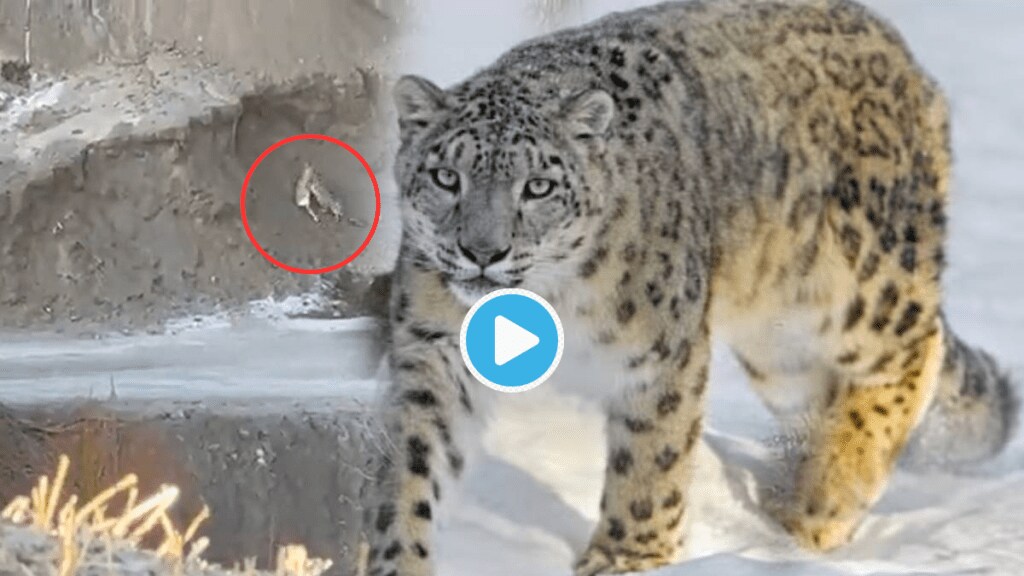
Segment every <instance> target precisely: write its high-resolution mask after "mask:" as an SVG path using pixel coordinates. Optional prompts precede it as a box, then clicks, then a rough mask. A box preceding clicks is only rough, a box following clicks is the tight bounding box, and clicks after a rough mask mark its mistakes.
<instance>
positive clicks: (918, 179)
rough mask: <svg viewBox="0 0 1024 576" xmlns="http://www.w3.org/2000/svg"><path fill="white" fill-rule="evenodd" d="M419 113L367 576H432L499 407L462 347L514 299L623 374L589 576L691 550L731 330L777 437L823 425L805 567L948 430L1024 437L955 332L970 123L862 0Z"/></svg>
mask: <svg viewBox="0 0 1024 576" xmlns="http://www.w3.org/2000/svg"><path fill="white" fill-rule="evenodd" d="M395 95H396V102H397V106H398V110H399V117H400V123H401V141H402V143H401V149H400V151H399V153H398V158H397V163H396V172H395V173H396V178H397V180H398V182H399V184H400V186H401V199H402V217H403V225H404V237H403V245H402V252H401V254H402V256H401V261H400V264H399V270H398V273H397V276H398V280H397V284H396V288H395V290H394V301H393V310H392V325H393V337H394V349H393V354H392V375H393V384H392V387H391V391H390V395H389V398H390V402H389V405H388V406H389V417H390V425H391V428H392V438H393V440H394V444H395V447H396V451H395V454H394V458H393V461H392V463H391V466H390V467H389V468H388V469H386V470H385V471H383V472H382V473H385V474H387V475H389V477H390V478H391V479H392V481H391V482H390V483H389V484H387V486H389V487H390V488H388V490H390V491H389V492H387V499H386V501H385V502H384V503H383V504H381V505H380V506H379V507H376V508H374V509H373V511H372V512H373V514H371V519H370V521H369V523H368V524H367V526H368V527H369V530H368V531H369V532H371V533H372V536H373V538H372V540H373V541H374V542H376V544H375V545H374V546H373V547H372V549H371V552H370V558H371V565H370V572H369V573H370V574H372V575H380V576H389V575H393V576H422V575H426V574H433V568H432V561H433V557H434V556H433V548H432V546H431V543H432V541H433V531H434V526H435V517H436V510H438V509H439V505H440V503H441V502H440V500H441V498H442V495H444V494H447V493H448V490H447V489H446V488H443V487H442V485H444V484H447V483H448V482H449V481H450V480H452V479H454V478H457V477H459V476H460V475H461V474H462V473H463V470H464V469H465V467H466V466H467V462H468V461H469V460H470V459H471V456H472V452H473V451H472V450H471V449H470V448H469V447H470V445H471V444H472V439H473V438H475V437H477V436H478V432H477V431H476V425H477V423H478V422H479V421H480V417H481V412H483V411H485V409H486V406H487V404H488V402H489V399H490V398H492V397H493V395H494V394H496V393H495V392H493V391H490V390H489V389H486V388H484V387H483V386H481V385H479V384H477V383H476V382H474V381H473V380H472V378H471V376H470V375H469V373H468V372H467V370H466V369H465V368H464V366H463V365H462V362H461V358H460V352H459V344H458V330H459V326H460V323H461V321H462V318H463V316H464V315H465V313H466V311H467V308H468V306H469V305H471V304H472V303H473V302H474V301H475V300H476V299H477V298H478V297H480V296H482V295H484V294H486V293H487V292H489V291H491V290H493V289H497V288H503V287H523V288H527V289H530V290H533V291H535V292H538V293H539V294H541V295H542V296H544V297H546V298H547V299H549V300H550V301H551V302H552V303H554V305H555V306H556V308H558V309H559V312H560V313H561V315H562V317H563V320H564V321H566V322H571V323H580V324H581V325H582V326H583V327H584V329H583V330H582V331H577V332H574V334H586V335H589V337H590V342H589V343H587V342H574V345H575V346H584V345H586V344H589V345H591V346H592V347H593V348H594V349H595V350H597V353H596V354H595V356H596V357H600V358H601V359H602V360H603V361H604V362H605V363H606V364H607V368H608V369H607V370H605V371H604V373H603V374H602V375H601V376H602V377H604V378H607V380H606V381H605V382H598V383H594V382H590V383H589V384H590V386H591V388H590V390H591V393H592V394H593V395H600V396H603V397H604V398H605V400H606V405H607V412H608V443H609V447H608V450H609V452H608V453H609V458H608V468H607V474H606V478H605V489H604V497H603V499H602V507H601V519H600V521H599V523H598V525H597V527H596V528H595V531H594V535H593V538H592V540H591V543H590V545H589V547H588V548H587V550H585V551H584V552H583V554H582V556H581V557H580V559H579V561H578V563H577V565H576V574H577V575H580V576H583V575H593V574H605V573H620V572H630V571H642V570H647V569H651V568H655V567H657V566H661V565H664V564H666V563H670V562H674V561H676V560H678V559H680V558H681V556H682V552H683V549H684V546H685V542H686V534H685V531H684V526H685V522H683V520H684V519H685V517H686V514H687V496H686V492H687V486H688V483H689V479H690V476H691V469H692V460H693V453H694V449H695V447H696V446H697V444H698V442H699V439H700V435H701V420H702V411H703V410H702V406H703V402H704V395H705V391H706V390H707V386H706V384H707V382H706V381H707V377H708V361H709V356H710V347H709V338H710V336H711V334H712V332H714V333H715V335H717V336H721V337H722V338H724V339H725V340H726V341H727V342H728V343H729V344H730V345H731V346H732V347H733V349H734V350H735V351H736V352H737V357H738V358H739V359H740V362H741V364H742V366H743V367H744V368H745V369H746V371H747V373H748V374H749V375H750V379H751V382H752V384H753V386H754V387H755V389H756V390H757V391H758V392H759V393H760V394H761V395H762V396H763V398H764V400H765V402H766V403H767V404H768V406H769V407H770V408H771V409H772V410H773V411H774V412H775V413H776V414H777V415H779V417H780V418H782V419H783V420H784V421H786V422H810V423H811V424H810V430H808V434H809V436H808V437H809V438H810V443H809V448H808V454H807V456H806V458H805V461H804V462H803V464H802V465H801V467H800V471H799V474H798V477H797V479H796V490H795V496H794V500H793V502H792V503H791V504H790V505H789V506H788V507H787V508H786V510H785V511H784V512H783V513H782V514H781V515H780V521H781V522H782V523H783V525H784V526H785V527H786V528H788V529H789V530H790V532H792V534H793V535H794V536H795V537H796V539H797V540H798V541H799V542H800V543H802V544H803V545H805V546H807V547H810V548H813V549H821V550H824V549H830V548H833V547H835V546H838V545H840V544H843V543H844V542H846V541H847V540H848V539H849V538H850V537H851V535H852V534H853V531H854V530H855V528H856V527H857V525H858V523H859V521H860V520H861V519H862V518H863V516H864V514H865V513H866V510H867V509H868V508H869V506H871V504H873V503H874V502H875V501H876V500H877V499H878V497H879V496H880V494H881V493H882V490H883V489H884V487H885V485H886V481H887V478H888V476H889V473H890V471H891V469H892V467H893V464H894V462H895V461H896V460H897V458H899V456H900V455H901V453H902V452H903V449H904V447H905V446H907V444H908V442H910V443H912V444H914V445H915V446H928V445H929V444H931V445H941V446H942V447H943V448H948V447H949V446H950V443H949V442H947V441H946V440H944V439H943V436H942V435H941V434H940V433H939V432H932V431H930V430H929V428H935V430H940V429H941V430H949V429H950V428H951V427H952V429H953V430H954V431H956V430H966V431H969V432H970V437H971V440H972V441H971V442H970V445H969V448H967V449H965V450H963V451H962V452H961V453H960V455H962V456H963V457H965V458H978V457H983V456H986V455H989V454H991V453H993V452H994V451H996V450H997V449H998V448H999V447H1000V446H1001V445H1002V443H1003V441H1004V439H1005V437H1006V435H1007V433H1008V430H1009V428H1010V423H1011V421H1012V401H1011V394H1010V392H1009V385H1008V383H1007V380H1006V378H1005V376H1003V375H1002V374H1001V373H1000V372H999V371H998V369H997V368H996V367H995V364H994V363H993V362H992V360H991V358H990V357H988V356H987V355H985V354H984V353H982V352H978V351H975V350H973V349H971V348H969V347H968V346H966V345H964V344H963V343H962V342H960V341H959V340H958V339H956V338H955V336H953V335H952V332H950V330H949V328H948V325H947V323H946V322H945V321H944V320H943V318H942V316H941V315H940V284H939V280H940V274H941V271H942V267H943V252H942V247H943V244H944V240H945V221H946V220H945V210H946V193H947V189H948V185H949V178H950V174H949V172H950V153H949V127H948V116H947V110H946V104H945V101H944V99H943V96H942V94H941V93H940V91H939V90H938V88H937V87H936V85H935V84H934V82H933V81H932V80H930V79H929V77H928V76H927V75H926V74H925V73H924V72H922V70H921V69H920V67H919V66H918V65H917V64H916V63H915V61H914V59H913V57H912V56H911V54H910V53H909V52H908V50H907V48H906V46H905V45H904V43H903V41H902V40H901V39H900V37H899V35H898V34H897V33H896V31H895V30H893V29H892V28H891V27H890V26H889V25H888V24H886V23H885V22H883V21H881V20H879V19H878V18H877V17H875V16H873V15H872V14H870V13H869V12H868V11H866V10H865V9H864V8H862V7H861V6H859V5H858V4H855V3H853V2H851V1H848V0H797V1H792V2H778V1H763V2H753V1H748V0H721V1H712V0H697V1H693V2H686V3H667V4H661V5H658V6H654V7H651V8H647V9H642V10H637V11H633V12H627V13H620V14H614V15H612V16H609V17H607V18H604V19H601V20H599V21H597V22H595V23H592V24H590V25H587V26H584V27H581V28H576V29H571V30H566V31H563V32H559V33H556V34H553V35H550V36H546V37H542V38H539V39H536V40H532V41H530V42H527V43H525V44H523V45H521V46H518V47H516V48H514V49H513V50H511V51H510V52H508V53H507V54H505V55H504V56H502V57H501V58H500V59H499V60H498V61H497V62H496V63H494V64H493V65H492V66H490V67H488V68H486V69H485V70H483V71H481V72H479V73H477V74H475V75H473V76H472V77H470V78H469V79H468V80H466V81H464V82H461V83H459V84H457V85H456V86H453V87H451V88H449V89H447V90H442V89H441V88H438V87H436V86H435V85H433V84H431V83H430V82H429V81H427V80H424V79H422V78H416V77H406V78H403V79H402V80H400V81H399V83H398V84H397V85H396V87H395ZM573 377H574V375H573V374H571V373H565V372H564V370H563V371H560V372H559V373H558V374H556V383H555V384H552V385H559V384H558V383H557V382H563V381H566V380H572V379H573ZM929 411H931V413H932V415H930V416H929V417H928V418H925V415H926V413H928V412H929ZM922 421H923V424H921V426H918V424H919V423H922ZM932 421H935V422H938V424H937V425H936V426H930V425H929V422H932ZM950 425H951V426H950ZM915 429H920V430H924V431H925V432H927V433H925V434H914V431H915ZM949 454H950V455H951V456H952V457H955V456H956V455H957V454H956V452H955V451H952V452H949ZM413 551H414V552H413Z"/></svg>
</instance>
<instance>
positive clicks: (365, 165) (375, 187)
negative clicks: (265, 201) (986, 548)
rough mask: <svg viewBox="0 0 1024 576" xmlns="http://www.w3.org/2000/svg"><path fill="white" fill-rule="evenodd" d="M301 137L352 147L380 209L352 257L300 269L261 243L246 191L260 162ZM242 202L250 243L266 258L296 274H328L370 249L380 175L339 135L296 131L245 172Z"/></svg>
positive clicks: (272, 147) (265, 151)
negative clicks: (247, 207) (252, 225)
mask: <svg viewBox="0 0 1024 576" xmlns="http://www.w3.org/2000/svg"><path fill="white" fill-rule="evenodd" d="M299 140H323V141H325V142H330V143H331V144H334V145H336V146H340V147H342V148H344V149H345V150H348V151H349V153H350V154H352V155H353V156H355V157H356V159H357V160H359V162H360V163H361V164H362V165H363V168H365V169H366V173H367V174H368V175H369V176H370V182H371V183H372V184H373V195H374V199H375V201H376V208H375V209H374V212H373V225H371V226H370V231H369V232H368V233H367V234H366V239H365V240H363V243H362V244H360V245H359V247H358V248H356V251H355V252H353V253H352V255H351V256H349V257H348V258H345V259H344V260H342V261H341V262H338V263H337V264H334V265H331V266H325V267H323V268H299V267H296V266H289V265H288V264H285V263H284V262H281V261H280V260H278V259H277V258H274V257H273V256H271V255H270V254H269V253H268V252H267V251H266V250H264V249H263V246H260V243H259V242H257V241H256V237H255V236H254V235H253V233H252V229H251V228H249V217H248V215H247V214H246V212H245V194H246V192H247V191H248V190H249V180H250V179H251V178H252V175H253V172H255V171H256V168H257V167H258V166H259V165H260V163H262V162H263V160H264V159H266V157H267V156H269V155H270V153H271V152H273V151H274V150H277V149H278V148H280V147H281V146H284V145H285V144H289V143H291V142H296V141H299ZM240 203H241V209H242V225H243V226H244V227H245V234H246V235H247V236H248V237H249V242H252V245H253V246H255V247H256V250H257V251H259V253H260V254H262V255H263V257H264V258H266V259H267V260H268V261H269V262H270V263H271V264H273V265H274V266H277V267H278V268H281V269H283V270H287V271H289V272H292V273H295V274H326V273H328V272H333V271H335V270H337V269H339V268H341V267H343V266H345V265H347V264H349V263H351V262H352V261H353V260H355V259H356V258H357V257H358V256H359V255H360V254H361V253H362V252H363V250H366V247H367V246H369V245H370V240H372V239H373V235H374V234H376V233H377V224H378V223H379V222H380V186H379V185H378V184H377V176H376V175H374V173H373V169H372V168H370V163H369V162H367V161H366V159H365V158H363V156H362V154H360V153H359V152H356V149H355V148H353V147H351V146H349V145H348V144H346V143H344V142H342V141H341V140H338V139H337V138H332V137H330V136H326V135H324V134H296V135H295V136H290V137H288V138H285V139H283V140H279V141H278V142H276V143H274V144H273V145H271V146H270V147H269V148H267V149H266V150H264V151H263V153H262V154H260V156H259V158H257V159H256V161H255V162H253V163H252V166H250V167H249V171H248V172H247V173H246V174H245V181H243V182H242V196H241V202H240Z"/></svg>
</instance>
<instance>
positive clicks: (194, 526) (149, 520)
mask: <svg viewBox="0 0 1024 576" xmlns="http://www.w3.org/2000/svg"><path fill="white" fill-rule="evenodd" d="M70 465H71V462H70V460H69V459H68V457H67V456H66V455H61V457H60V460H59V462H58V465H57V473H56V475H55V476H54V479H53V481H52V483H51V481H50V479H49V478H48V477H47V476H42V477H40V478H39V481H38V483H37V484H36V486H35V487H33V488H32V490H31V493H30V495H29V496H19V497H17V498H15V499H14V500H12V501H11V502H10V503H9V504H8V505H7V506H6V507H5V508H3V511H2V512H0V520H4V521H7V522H10V523H13V524H18V525H24V526H31V527H32V528H34V529H35V530H37V531H40V532H43V533H45V534H48V535H50V536H53V537H55V538H56V539H57V543H58V547H57V548H58V550H59V554H58V556H59V558H58V559H57V566H56V572H55V573H56V574H57V575H58V576H73V575H74V574H76V573H78V570H79V567H80V565H81V563H82V559H83V557H84V556H85V551H86V550H87V549H88V548H89V546H90V544H91V543H92V542H95V541H97V540H101V541H104V542H107V543H108V544H109V545H113V544H114V543H117V544H126V545H127V546H128V547H130V548H132V549H139V548H140V546H141V543H142V541H143V539H144V538H146V537H147V536H149V535H150V534H152V533H154V531H157V530H159V532H160V534H161V535H162V537H163V539H162V541H161V543H160V544H159V545H158V546H157V547H156V549H155V550H154V551H153V553H155V554H156V555H157V556H158V557H159V558H160V559H162V560H163V561H164V562H165V564H166V565H168V567H169V568H170V570H171V573H173V574H183V573H184V572H185V567H186V566H195V567H197V568H200V569H202V568H204V567H205V566H206V563H205V562H203V560H202V559H201V555H202V553H203V552H204V551H205V550H206V548H207V547H208V546H209V544H210V543H209V540H208V539H207V538H196V534H197V533H198V531H199V527H200V526H201V525H202V523H203V522H205V521H206V520H208V519H209V518H210V510H209V508H207V507H205V506H204V507H203V510H202V511H201V512H200V513H199V514H197V515H196V517H195V518H193V519H192V521H191V522H190V523H189V525H188V527H187V528H186V529H185V531H184V532H181V531H179V530H178V529H177V528H176V527H175V526H174V523H173V522H172V521H171V519H170V517H169V516H168V510H170V508H171V507H172V506H173V505H174V504H175V502H177V500H178V495H179V490H178V488H177V487H175V486H169V485H164V486H161V487H160V489H159V490H158V491H157V492H156V493H155V494H152V495H150V496H148V497H146V498H144V499H143V500H142V501H138V499H139V490H138V477H136V476H135V475H134V474H129V475H127V476H125V477H124V478H122V479H121V481H119V482H118V483H117V484H115V485H113V486H111V487H109V488H107V489H106V490H103V491H102V492H100V493H99V494H98V495H97V496H96V497H95V498H93V499H92V500H90V501H89V502H87V503H85V504H84V505H83V506H81V507H80V508H79V507H78V504H79V503H78V496H76V495H71V496H70V497H68V498H67V499H66V500H65V501H64V502H63V503H61V495H62V491H63V489H64V482H65V480H66V479H67V474H68V469H69V468H70ZM118 497H123V499H124V504H123V506H121V508H120V511H119V512H117V513H110V507H111V503H112V502H113V501H114V500H115V499H117V498H118ZM186 549H187V552H186ZM246 564H247V565H246V568H247V569H246V570H245V573H247V574H257V572H256V571H255V569H254V564H253V563H249V562H247V563H246ZM330 566H331V561H330V560H322V559H317V558H310V557H309V555H308V553H307V551H306V548H305V547H304V546H299V545H289V546H282V547H281V548H280V550H279V551H278V555H277V570H276V572H275V574H276V576H319V575H320V574H322V573H323V572H325V571H327V570H328V569H329V568H330ZM200 571H202V570H200Z"/></svg>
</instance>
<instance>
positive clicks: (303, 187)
mask: <svg viewBox="0 0 1024 576" xmlns="http://www.w3.org/2000/svg"><path fill="white" fill-rule="evenodd" d="M295 205H296V206H298V207H300V208H305V209H306V212H308V213H309V216H310V218H312V219H313V221H314V222H320V218H319V217H318V216H317V208H319V209H320V210H321V211H323V210H326V211H327V212H330V213H331V214H333V215H334V219H335V220H341V217H342V215H343V211H342V207H341V202H339V201H338V200H336V199H335V198H334V196H333V195H332V194H331V191H330V190H328V189H327V186H326V185H325V184H324V181H323V178H321V177H320V174H319V173H317V171H316V170H314V169H313V166H311V165H310V164H309V162H306V163H304V164H303V167H302V175H301V176H299V181H298V182H296V184H295Z"/></svg>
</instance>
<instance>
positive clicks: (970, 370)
mask: <svg viewBox="0 0 1024 576" xmlns="http://www.w3.org/2000/svg"><path fill="white" fill-rule="evenodd" d="M944 324H945V352H946V355H945V360H944V361H943V365H942V369H941V371H940V373H939V383H938V388H937V389H936V391H935V398H934V400H933V402H932V405H931V407H930V408H929V409H928V412H927V413H926V414H925V416H924V418H923V419H922V421H921V423H920V424H918V426H917V428H916V429H915V431H914V433H913V435H912V436H911V438H910V442H909V443H908V445H907V448H906V450H905V452H904V459H903V463H904V464H906V465H909V466H911V467H936V466H941V467H950V466H952V467H956V466H957V465H963V464H971V463H976V462H978V461H981V460H984V459H986V458H989V457H991V456H994V455H995V454H997V453H998V452H999V451H1000V450H1001V449H1002V448H1003V446H1005V445H1006V443H1007V441H1008V440H1009V439H1010V437H1011V436H1012V435H1013V433H1014V432H1015V429H1016V426H1017V413H1018V398H1017V394H1016V392H1015V390H1014V386H1013V383H1012V382H1011V381H1010V376H1009V374H1008V373H1006V372H1005V371H1003V370H1002V369H1001V368H1000V367H999V366H998V365H997V364H996V361H995V359H993V358H992V356H990V355H989V354H988V353H987V352H985V351H983V350H980V349H978V348H975V347H972V346H969V345H968V344H966V343H965V342H964V341H963V340H961V339H960V338H959V337H957V336H956V335H955V334H953V331H952V330H951V329H950V328H949V323H948V322H945V321H944Z"/></svg>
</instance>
